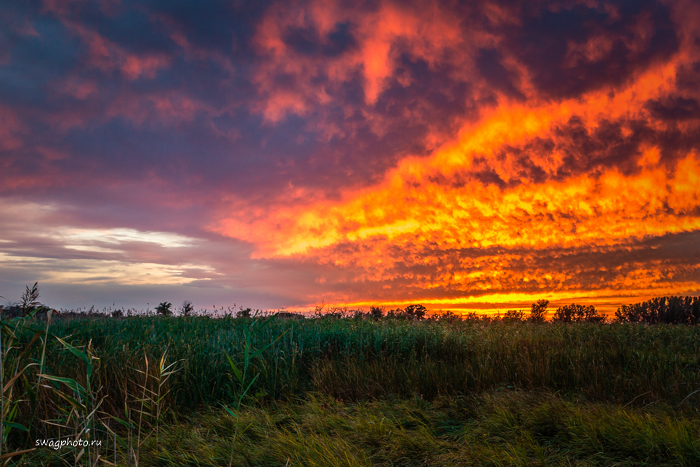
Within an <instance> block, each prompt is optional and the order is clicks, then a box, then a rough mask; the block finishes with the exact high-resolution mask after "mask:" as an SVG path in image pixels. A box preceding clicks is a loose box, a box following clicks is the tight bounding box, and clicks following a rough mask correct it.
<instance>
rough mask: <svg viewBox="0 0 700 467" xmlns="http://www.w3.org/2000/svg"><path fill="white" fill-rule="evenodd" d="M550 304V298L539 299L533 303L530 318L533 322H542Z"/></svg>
mask: <svg viewBox="0 0 700 467" xmlns="http://www.w3.org/2000/svg"><path fill="white" fill-rule="evenodd" d="M548 305H549V300H537V301H536V302H535V303H533V304H532V307H531V308H530V316H528V320H529V321H531V322H533V323H542V322H544V320H545V317H546V316H547V306H548Z"/></svg>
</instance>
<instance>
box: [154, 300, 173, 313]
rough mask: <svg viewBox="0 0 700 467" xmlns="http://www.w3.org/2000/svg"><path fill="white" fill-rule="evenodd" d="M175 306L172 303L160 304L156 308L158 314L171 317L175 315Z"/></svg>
mask: <svg viewBox="0 0 700 467" xmlns="http://www.w3.org/2000/svg"><path fill="white" fill-rule="evenodd" d="M172 308H173V304H172V303H170V302H160V304H159V305H158V306H157V307H156V313H158V314H159V315H162V316H170V315H172V314H173V310H172Z"/></svg>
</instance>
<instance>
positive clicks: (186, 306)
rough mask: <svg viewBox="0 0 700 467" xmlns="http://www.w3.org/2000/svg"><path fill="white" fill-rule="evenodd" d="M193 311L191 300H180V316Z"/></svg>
mask: <svg viewBox="0 0 700 467" xmlns="http://www.w3.org/2000/svg"><path fill="white" fill-rule="evenodd" d="M193 311H194V306H192V302H191V301H189V300H185V301H184V302H182V306H180V314H181V315H182V316H189V315H191V314H192V312H193Z"/></svg>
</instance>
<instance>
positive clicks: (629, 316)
mask: <svg viewBox="0 0 700 467" xmlns="http://www.w3.org/2000/svg"><path fill="white" fill-rule="evenodd" d="M615 319H616V320H617V321H619V322H622V323H645V324H659V323H666V324H700V297H677V296H672V297H656V298H652V299H651V300H649V301H646V302H641V303H635V304H634V305H622V306H621V307H620V308H618V309H617V311H616V312H615Z"/></svg>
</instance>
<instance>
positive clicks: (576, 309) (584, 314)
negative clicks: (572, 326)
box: [552, 303, 605, 323]
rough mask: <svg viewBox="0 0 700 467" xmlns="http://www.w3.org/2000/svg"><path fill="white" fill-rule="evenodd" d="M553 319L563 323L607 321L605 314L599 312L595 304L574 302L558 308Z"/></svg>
mask: <svg viewBox="0 0 700 467" xmlns="http://www.w3.org/2000/svg"><path fill="white" fill-rule="evenodd" d="M552 320H553V321H559V322H561V323H602V322H603V321H605V316H602V315H600V314H598V310H596V309H595V307H594V306H593V305H588V306H585V305H578V304H576V303H572V304H571V305H565V306H562V307H559V308H557V311H556V313H554V317H553V318H552Z"/></svg>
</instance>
